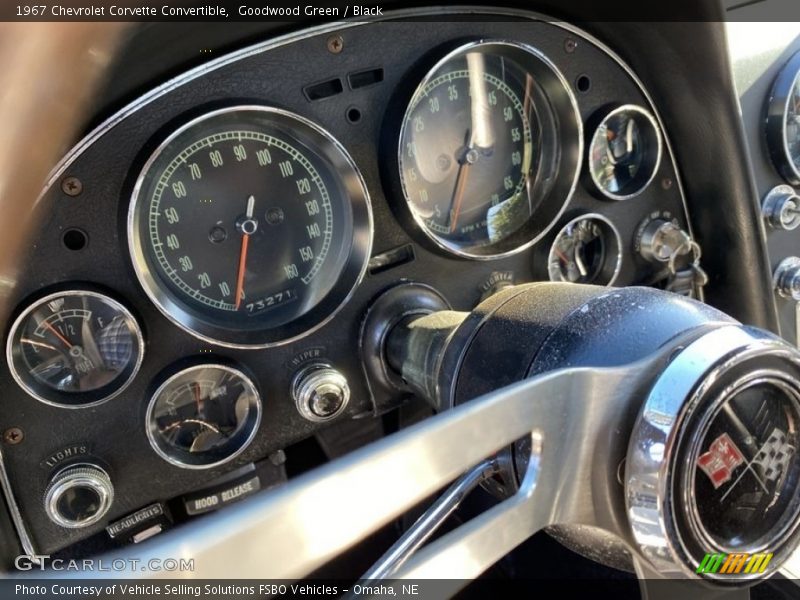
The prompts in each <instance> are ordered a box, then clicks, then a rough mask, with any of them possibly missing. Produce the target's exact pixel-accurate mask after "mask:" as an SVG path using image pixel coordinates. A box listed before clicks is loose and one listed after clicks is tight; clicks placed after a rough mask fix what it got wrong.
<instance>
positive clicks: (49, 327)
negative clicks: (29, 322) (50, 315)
mask: <svg viewBox="0 0 800 600" xmlns="http://www.w3.org/2000/svg"><path fill="white" fill-rule="evenodd" d="M42 323H44V326H45V327H47V328H48V329H49V330H50V331H52V332H53V333H54V334H55V335H56V337H57V338H58V339H60V340H61V341H62V342H64V345H65V346H66V347H67V348H72V344H70V343H69V340H67V338H65V337H64V336H63V335H61V334H60V333H59V331H58V330H57V329H56V328H55V327H53V326H52V325H50V323H48V322H47V321H42Z"/></svg>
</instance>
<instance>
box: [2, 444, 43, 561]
mask: <svg viewBox="0 0 800 600" xmlns="http://www.w3.org/2000/svg"><path fill="white" fill-rule="evenodd" d="M0 487H2V488H3V496H4V497H5V500H6V504H7V505H8V512H9V513H10V514H11V521H12V522H13V523H14V529H16V530H17V536H18V537H19V542H20V545H21V546H22V551H23V552H24V553H25V554H26V555H28V556H29V557H31V562H33V563H35V564H37V565H38V564H40V563H41V561H40V560H39V558H36V557H37V556H38V554H39V553H38V552H37V551H36V547H35V546H34V545H33V540H32V539H31V536H30V534H29V533H28V528H27V527H26V526H25V519H24V517H23V516H22V512H21V511H20V509H19V504H17V499H16V497H15V496H14V490H13V489H12V488H11V480H10V479H9V477H8V471H7V470H6V461H5V455H4V454H3V450H2V448H0Z"/></svg>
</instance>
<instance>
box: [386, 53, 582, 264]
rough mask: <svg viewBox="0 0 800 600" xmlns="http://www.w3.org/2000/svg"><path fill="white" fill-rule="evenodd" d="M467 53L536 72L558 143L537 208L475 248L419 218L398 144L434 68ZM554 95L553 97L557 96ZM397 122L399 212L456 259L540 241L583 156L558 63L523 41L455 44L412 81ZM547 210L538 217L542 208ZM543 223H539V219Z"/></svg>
mask: <svg viewBox="0 0 800 600" xmlns="http://www.w3.org/2000/svg"><path fill="white" fill-rule="evenodd" d="M472 51H483V52H492V51H494V52H495V53H497V54H500V55H501V56H504V57H508V58H511V59H514V60H515V62H517V63H518V64H519V65H520V66H521V67H522V68H524V69H526V70H527V71H528V72H530V73H533V74H535V75H537V78H538V79H540V80H542V83H541V84H540V85H541V86H542V88H543V90H545V92H546V95H547V100H548V101H549V103H550V104H551V108H552V111H553V112H554V116H555V121H556V122H557V129H558V131H557V133H558V140H557V143H558V144H559V146H558V148H557V149H556V151H557V155H558V167H557V174H556V181H555V183H554V184H553V186H552V187H551V188H550V189H549V190H548V191H547V193H546V194H545V196H544V198H543V199H541V202H540V204H539V206H538V207H537V209H536V211H535V212H534V214H533V215H531V217H530V218H529V220H528V222H527V224H526V226H524V227H521V228H520V229H519V230H517V231H515V232H514V233H513V234H512V235H510V236H508V237H507V238H504V239H501V240H499V241H498V242H496V243H494V244H489V245H486V246H482V247H477V248H475V249H474V250H469V251H468V250H464V249H462V248H459V247H458V246H457V245H455V244H452V243H448V242H447V241H446V240H444V239H442V238H441V237H440V236H439V235H437V234H436V233H435V232H433V231H431V230H430V228H429V226H428V225H427V224H426V223H425V222H424V219H423V218H422V217H421V216H420V215H419V214H417V212H416V211H415V210H413V208H412V207H411V205H410V204H411V202H410V200H409V198H408V194H407V192H406V184H405V180H404V177H403V173H402V171H401V167H400V165H402V155H403V143H404V140H405V139H406V135H407V126H408V118H409V115H410V114H411V112H412V111H413V110H414V108H415V107H416V105H417V104H418V102H419V101H420V98H421V97H422V96H423V95H424V93H425V88H426V86H427V85H428V84H429V82H430V81H432V80H433V79H434V78H435V77H436V74H437V72H438V71H439V70H440V69H442V68H443V67H445V66H446V65H447V64H448V63H449V62H451V61H453V60H455V59H457V58H459V57H461V56H463V55H465V54H466V53H468V52H472ZM556 95H557V96H556ZM401 119H402V120H401V124H400V127H399V132H398V133H397V138H396V143H397V149H396V153H395V155H394V157H393V162H394V165H393V170H394V173H391V177H392V179H398V180H399V181H398V189H399V190H400V193H401V194H402V199H401V200H402V204H403V209H402V210H403V213H404V214H405V215H407V216H408V217H409V219H410V222H411V223H412V224H413V227H414V228H415V230H416V231H419V232H421V234H422V236H423V240H425V241H428V242H430V243H432V244H433V246H434V247H435V248H436V249H438V250H441V251H444V252H445V253H447V254H449V255H453V256H458V257H460V258H466V259H471V260H480V261H487V260H496V259H501V258H505V257H508V256H511V255H514V254H517V253H519V252H522V251H524V250H526V249H528V248H530V247H531V246H533V245H534V244H535V243H536V242H538V241H539V240H541V239H542V238H543V237H544V236H545V235H547V233H548V232H549V231H550V230H551V229H552V227H553V226H554V225H555V224H556V223H557V222H558V219H559V218H560V217H561V215H562V214H563V212H564V211H565V210H566V207H567V205H568V204H569V201H570V199H571V198H572V195H573V193H574V192H575V189H576V187H577V184H578V180H579V178H580V172H581V160H582V156H583V144H584V141H583V120H582V118H581V116H580V111H579V108H578V103H577V100H576V98H575V95H574V94H573V92H572V88H571V86H570V84H569V82H568V81H567V79H566V78H565V77H564V75H563V74H562V73H561V71H560V70H559V69H558V67H557V66H556V65H555V64H554V63H553V62H552V61H551V60H550V59H549V58H548V57H547V56H546V55H545V54H543V53H542V52H541V51H540V50H538V49H537V48H535V47H533V46H530V45H528V44H524V43H520V42H515V41H510V40H504V39H481V40H476V41H472V42H469V43H466V44H463V45H460V46H458V47H456V48H455V49H453V50H451V51H450V52H448V53H447V54H445V55H444V56H443V57H442V58H440V59H439V60H438V61H437V62H436V63H435V64H434V65H433V66H432V67H431V68H430V69H428V70H427V72H426V74H425V75H424V77H422V79H421V80H419V82H418V83H417V85H416V88H415V90H414V92H413V95H412V96H411V97H410V99H409V100H408V102H407V103H406V105H405V111H404V112H403V113H402V115H401ZM543 210H544V211H548V212H547V214H545V215H544V216H542V215H541V214H538V213H540V212H541V211H543ZM540 220H541V221H543V222H542V223H541V224H540V223H539V222H538V221H540Z"/></svg>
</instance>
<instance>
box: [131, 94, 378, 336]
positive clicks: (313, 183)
mask: <svg viewBox="0 0 800 600" xmlns="http://www.w3.org/2000/svg"><path fill="white" fill-rule="evenodd" d="M129 236H130V238H129V244H130V248H131V253H132V256H133V262H134V267H135V269H136V273H137V275H138V276H139V279H140V281H141V282H142V284H143V286H144V288H145V291H146V292H147V293H148V295H149V296H150V297H151V299H153V300H154V302H155V303H156V304H157V306H158V307H159V308H160V309H161V311H162V312H163V313H164V314H165V315H166V316H167V317H168V318H170V319H172V320H173V321H175V322H176V323H177V324H178V325H179V326H181V327H183V328H185V329H187V330H188V331H190V332H191V333H193V334H195V335H198V336H200V337H202V338H203V339H210V340H214V341H219V342H222V343H224V344H226V345H231V346H240V347H252V346H267V345H270V344H273V343H280V342H283V341H285V340H287V339H291V338H293V337H297V336H299V335H301V334H303V333H305V332H307V331H308V330H309V329H310V328H313V327H315V326H318V325H319V324H320V323H321V322H322V321H325V320H327V319H328V318H330V316H331V315H332V314H333V313H334V312H336V310H338V308H339V307H340V306H341V304H342V303H343V302H344V300H345V299H346V298H347V297H348V296H349V294H350V293H351V292H352V290H353V288H354V286H355V285H356V284H357V282H358V280H359V279H360V277H361V275H362V274H363V272H364V269H365V267H366V261H367V257H368V255H369V246H370V240H371V228H370V217H369V205H368V202H367V200H366V190H365V187H364V185H363V181H362V180H361V178H360V176H359V174H358V172H357V170H356V168H355V166H354V164H353V163H352V161H351V159H350V158H349V156H348V155H347V154H346V152H345V151H344V149H343V148H342V147H341V146H340V145H339V144H338V143H337V142H336V141H335V140H334V139H333V138H331V137H330V136H329V134H327V133H326V132H324V131H323V130H321V129H320V128H318V127H317V126H316V125H314V124H312V123H310V122H309V121H307V120H305V119H303V118H301V117H299V116H297V115H293V114H290V113H287V112H284V111H280V110H277V109H271V108H268V107H259V106H237V107H231V108H225V109H220V110H216V111H212V112H210V113H207V114H205V115H203V116H201V117H199V118H197V119H195V120H193V121H190V122H189V123H187V124H186V125H184V126H183V127H181V128H179V129H178V130H177V131H175V132H174V133H173V134H172V135H171V136H169V137H168V138H167V139H166V140H165V141H164V142H163V143H162V145H161V146H160V147H159V148H158V149H157V150H156V151H155V152H154V153H153V154H152V155H151V157H150V159H149V160H148V161H147V163H146V164H145V167H144V168H143V170H142V173H141V174H140V176H139V179H138V181H137V183H136V186H135V189H134V193H133V199H132V202H131V207H130V212H129ZM301 317H302V319H301Z"/></svg>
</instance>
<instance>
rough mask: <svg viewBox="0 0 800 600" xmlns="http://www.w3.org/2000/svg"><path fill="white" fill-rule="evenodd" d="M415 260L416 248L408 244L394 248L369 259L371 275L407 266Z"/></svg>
mask: <svg viewBox="0 0 800 600" xmlns="http://www.w3.org/2000/svg"><path fill="white" fill-rule="evenodd" d="M413 260H414V246H412V245H411V244H406V245H405V246H400V247H398V248H392V249H391V250H387V251H386V252H382V253H380V254H376V255H375V256H373V257H372V258H370V259H369V274H370V275H377V274H378V273H383V272H384V271H388V270H389V269H394V268H395V267H399V266H400V265H405V264H408V263H410V262H411V261H413Z"/></svg>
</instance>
